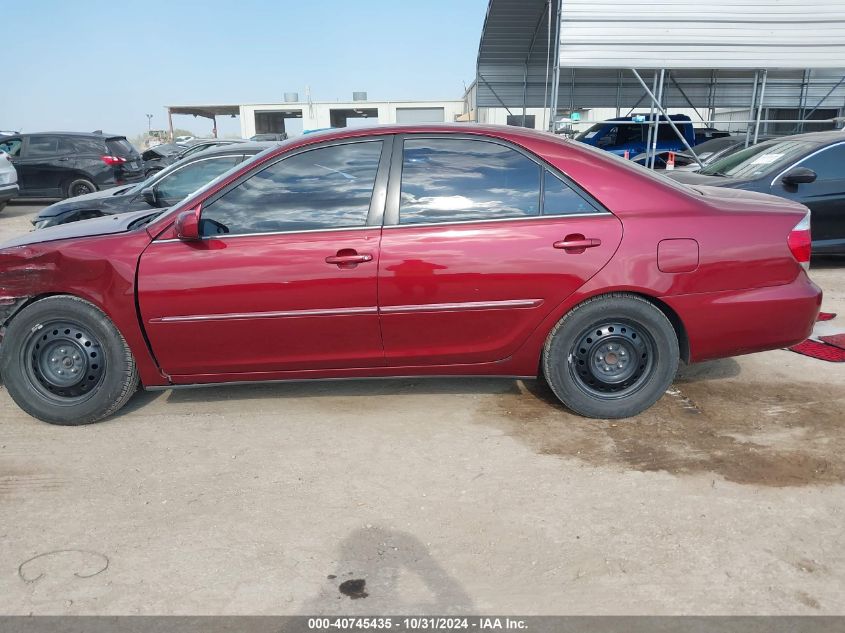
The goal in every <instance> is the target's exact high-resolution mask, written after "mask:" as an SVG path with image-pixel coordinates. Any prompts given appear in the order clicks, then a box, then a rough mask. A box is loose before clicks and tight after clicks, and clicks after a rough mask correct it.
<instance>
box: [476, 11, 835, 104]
mask: <svg viewBox="0 0 845 633" xmlns="http://www.w3.org/2000/svg"><path fill="white" fill-rule="evenodd" d="M560 1H561V0H491V1H490V3H489V5H488V9H487V15H486V18H485V21H484V29H483V32H482V36H481V41H480V43H479V50H478V64H477V100H476V105H477V106H480V107H495V106H502V105H504V106H507V107H509V108H520V107H522V105H523V100H524V103H525V105H526V106H528V107H545V106H547V105H548V97H547V93H548V91H549V90H550V89H551V86H550V73H551V71H549V74H547V63H550V65H551V62H553V54H554V44H552V46H549V31H550V29H549V21H548V15H549V7H550V5H551V10H552V13H553V21H552V29H551V36H552V40H554V26H555V18H554V16H555V15H556V14H557V10H558V2H560ZM560 12H561V27H560V30H561V44H560V56H561V59H560V65H561V71H560V89H559V99H558V104H559V107H561V108H568V107H572V108H583V107H615V106H616V105H617V104H621V106H622V107H626V106H631V105H633V104H635V103H637V102H638V101H639V100H640V99H641V98H642V97H643V90H642V88H641V86H640V85H639V83H638V82H637V80H636V79H635V78H634V77H633V75H632V73H631V72H630V68H632V67H634V68H638V69H640V70H645V71H646V72H645V73H644V77H646V78H647V79H646V80H647V81H648V82H649V83H650V77H651V74H652V73H651V70H650V69H653V68H665V69H667V70H668V71H669V76H670V77H671V78H672V79H671V80H670V79H668V78H667V81H666V88H665V98H664V105H665V106H666V107H689V105H690V104H689V102H688V101H687V98H689V100H690V101H692V103H693V104H694V105H695V106H696V107H700V108H706V107H715V108H724V107H748V106H749V104H750V102H751V98H752V93H753V90H754V72H755V70H757V69H768V70H769V72H768V77H767V85H766V92H765V105H766V106H768V107H791V108H795V107H798V105H799V103H800V101H801V95H802V91H803V92H804V93H805V102H806V104H807V105H808V107H810V108H812V107H813V106H815V105H817V104H818V103H819V101H820V100H821V99H825V100H824V102H823V103H821V104H820V105H821V107H836V108H841V107H842V106H843V101H844V100H845V84H841V85H838V86H837V84H838V82H840V80H841V79H842V77H843V76H845V70H842V69H841V66H842V65H843V64H845V0H779V1H778V0H708V1H707V2H701V1H700V0H627V1H626V2H624V3H622V2H618V0H562V5H561V6H560ZM550 51H551V55H550V54H549V52H550ZM806 68H811V69H813V70H812V71H811V72H810V74H809V81H808V82H807V83H806V85H805V82H804V79H805V73H804V69H806ZM684 95H686V97H685V96H684ZM643 103H645V102H643Z"/></svg>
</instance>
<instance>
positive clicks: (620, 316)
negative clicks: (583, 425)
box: [542, 292, 680, 419]
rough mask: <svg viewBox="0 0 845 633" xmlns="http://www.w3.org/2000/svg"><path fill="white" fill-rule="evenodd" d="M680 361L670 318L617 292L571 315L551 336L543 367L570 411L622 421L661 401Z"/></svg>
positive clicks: (633, 298)
mask: <svg viewBox="0 0 845 633" xmlns="http://www.w3.org/2000/svg"><path fill="white" fill-rule="evenodd" d="M679 357H680V353H679V349H678V337H677V335H676V333H675V329H674V328H673V327H672V324H671V323H670V322H669V319H667V318H666V315H664V314H663V312H661V311H660V309H659V308H657V307H656V306H655V305H654V304H652V303H649V302H648V301H647V300H646V299H643V298H642V297H640V296H637V295H632V294H627V293H621V292H614V293H611V294H607V295H601V296H599V297H594V298H592V299H588V300H587V301H585V302H584V303H582V304H580V305H578V306H576V307H575V308H573V309H572V310H571V311H570V312H569V313H567V314H566V316H564V317H563V318H562V319H561V320H560V321H559V322H558V323H557V325H556V326H555V327H554V329H552V331H551V332H550V333H549V336H548V338H547V339H546V345H545V347H544V349H543V361H542V362H543V372H544V374H545V378H546V381H547V382H548V383H549V386H550V387H551V389H552V391H553V392H554V394H555V396H557V398H558V399H559V400H560V401H561V402H562V403H563V404H564V405H566V406H567V407H568V408H569V409H571V410H572V411H574V412H575V413H578V414H580V415H583V416H586V417H589V418H604V419H608V418H609V419H618V418H629V417H632V416H635V415H637V414H638V413H642V412H643V411H645V410H646V409H648V408H649V407H650V406H651V405H653V404H654V403H655V402H657V400H658V399H659V398H660V397H661V396H662V395H663V393H664V392H665V391H666V389H667V388H668V387H669V385H670V384H671V383H672V380H673V379H674V378H675V373H676V372H677V370H678V361H679ZM634 359H636V362H632V361H634Z"/></svg>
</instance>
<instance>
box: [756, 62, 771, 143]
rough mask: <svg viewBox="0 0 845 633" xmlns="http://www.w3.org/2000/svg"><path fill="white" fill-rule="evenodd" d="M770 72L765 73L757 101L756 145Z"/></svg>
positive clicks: (765, 71)
mask: <svg viewBox="0 0 845 633" xmlns="http://www.w3.org/2000/svg"><path fill="white" fill-rule="evenodd" d="M768 74H769V71H768V70H764V71H763V79H762V80H761V82H760V99H759V100H758V101H757V117H756V119H757V120H756V122H755V123H754V144H755V145H756V144H757V137H758V136H759V135H760V119H761V117H762V115H763V96H764V95H765V94H766V77H767V75H768Z"/></svg>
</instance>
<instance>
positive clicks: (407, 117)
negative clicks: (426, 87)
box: [396, 108, 446, 123]
mask: <svg viewBox="0 0 845 633" xmlns="http://www.w3.org/2000/svg"><path fill="white" fill-rule="evenodd" d="M445 120H446V111H445V110H444V109H443V108H396V122H397V123H443V122H444V121H445Z"/></svg>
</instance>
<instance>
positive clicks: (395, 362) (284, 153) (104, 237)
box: [0, 125, 821, 424]
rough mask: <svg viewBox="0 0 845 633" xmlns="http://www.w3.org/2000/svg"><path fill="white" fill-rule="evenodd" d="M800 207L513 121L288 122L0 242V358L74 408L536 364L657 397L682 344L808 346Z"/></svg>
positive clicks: (594, 384) (582, 403) (710, 350)
mask: <svg viewBox="0 0 845 633" xmlns="http://www.w3.org/2000/svg"><path fill="white" fill-rule="evenodd" d="M809 257H810V233H809V212H808V210H807V209H806V208H805V207H803V206H801V205H799V204H795V203H793V202H789V201H787V200H783V199H780V198H774V197H770V196H766V195H762V194H752V193H746V192H740V191H734V190H730V189H721V188H718V189H717V188H709V187H687V186H684V185H679V184H676V183H673V182H671V181H669V180H667V179H664V178H663V177H660V176H656V175H653V174H652V173H650V172H649V171H647V170H645V169H643V168H641V167H639V166H637V165H633V164H631V163H629V162H626V161H624V160H622V159H619V158H617V157H614V156H612V155H610V154H608V153H606V152H602V151H600V150H596V149H593V148H590V147H588V146H586V145H582V144H578V143H574V142H570V141H565V140H560V139H558V138H555V137H554V136H552V135H549V134H544V133H538V132H533V131H529V130H524V129H521V128H514V127H484V126H476V125H458V126H450V125H438V126H414V127H401V126H394V127H380V128H371V129H367V130H362V129H345V130H333V131H330V132H328V133H323V134H315V135H306V136H303V137H299V138H297V139H295V140H293V141H289V142H287V143H285V144H282V145H280V146H279V147H278V148H274V149H272V150H268V151H267V152H264V153H263V154H259V155H258V156H256V157H255V158H254V159H253V160H250V161H247V162H245V163H242V164H241V165H239V166H237V167H236V168H234V169H233V170H231V171H229V172H227V173H226V174H224V175H223V176H221V177H219V178H218V179H216V180H215V181H213V182H211V183H209V184H208V185H207V186H205V187H204V188H203V189H200V190H199V191H197V192H195V193H194V194H191V195H190V196H189V197H188V198H186V199H185V200H183V201H182V202H181V203H180V204H179V205H177V206H176V207H174V208H172V209H171V210H170V211H166V212H164V213H160V212H159V213H158V214H157V215H156V214H155V213H154V212H152V211H150V212H146V211H141V212H136V213H131V214H124V215H118V216H111V217H107V218H101V219H95V220H88V221H85V222H78V223H75V224H68V225H63V226H57V227H53V228H49V229H44V230H39V231H35V232H33V233H30V234H28V235H26V236H24V237H22V238H20V239H17V240H13V241H11V242H7V243H6V244H4V245H2V246H0V321H2V323H3V325H4V328H5V331H4V335H3V342H2V349H0V352H2V357H1V358H0V371H2V377H3V381H4V383H5V385H6V388H7V389H8V391H9V394H10V395H11V396H12V398H14V400H15V401H16V402H17V403H18V405H20V407H21V408H22V409H24V410H25V411H26V412H27V413H29V414H31V415H33V416H35V417H37V418H40V419H41V420H44V421H46V422H51V423H55V424H85V423H88V422H94V421H96V420H99V419H101V418H103V417H105V416H107V415H109V414H111V413H114V412H115V411H117V410H118V409H119V408H120V407H121V406H122V405H123V404H124V403H125V402H126V401H127V400H128V399H129V398H130V397H131V396H132V394H133V392H134V391H135V390H136V389H137V387H138V385H139V384H141V385H143V387H144V388H146V389H155V388H174V387H179V386H183V385H196V384H210V383H229V382H236V381H237V382H241V381H266V380H287V379H297V380H299V379H303V378H315V379H321V378H322V379H326V378H354V377H366V376H412V375H413V376H421V375H437V376H443V375H454V376H467V375H473V376H477V375H485V376H516V377H522V378H536V377H538V376H541V377H543V378H544V379H545V380H547V381H548V383H549V385H551V388H552V390H553V391H554V393H555V394H556V395H557V397H558V398H560V400H561V401H562V402H563V403H564V404H565V405H566V406H567V407H569V408H570V409H571V410H573V411H575V412H577V413H580V414H582V415H585V416H591V417H598V418H624V417H629V416H633V415H636V414H637V413H639V412H641V411H643V410H644V409H646V408H647V407H649V406H651V405H652V404H653V403H654V402H655V401H656V400H657V399H658V398H659V397H660V396H661V394H663V392H664V391H665V389H666V388H667V386H668V385H669V384H670V383H671V381H672V379H673V377H674V375H675V371H676V369H677V366H678V362H679V360H681V359H682V360H683V361H685V362H696V361H701V360H704V359H711V358H718V357H724V356H731V355H736V354H743V353H747V352H755V351H760V350H766V349H772V348H777V347H783V346H787V345H792V344H794V343H797V342H799V341H801V340H803V339H804V338H806V337H807V336H808V335H809V333H810V331H811V328H812V326H813V322H814V320H815V318H816V314H817V312H818V309H819V305H820V302H821V291H820V290H819V288H818V287H817V286H815V285H814V284H813V283H812V282H811V281H810V279H809V278H808V276H807V274H806V266H807V264H808V262H809Z"/></svg>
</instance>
